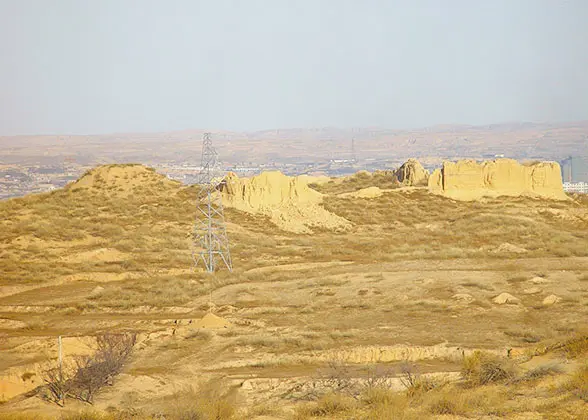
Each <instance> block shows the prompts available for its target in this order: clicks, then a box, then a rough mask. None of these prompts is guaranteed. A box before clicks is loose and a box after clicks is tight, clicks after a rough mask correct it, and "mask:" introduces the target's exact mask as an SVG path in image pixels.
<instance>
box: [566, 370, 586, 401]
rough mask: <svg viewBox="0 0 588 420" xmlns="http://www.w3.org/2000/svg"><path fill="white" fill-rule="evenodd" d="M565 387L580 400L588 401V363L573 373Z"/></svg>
mask: <svg viewBox="0 0 588 420" xmlns="http://www.w3.org/2000/svg"><path fill="white" fill-rule="evenodd" d="M565 388H566V389H567V390H569V391H571V392H572V394H574V395H575V396H576V397H578V398H580V399H581V400H582V401H585V402H587V403H588V365H585V366H583V367H582V368H580V369H579V370H578V371H577V372H576V373H574V376H572V379H570V381H569V382H568V383H567V384H566V385H565Z"/></svg>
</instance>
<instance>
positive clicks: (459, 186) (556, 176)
mask: <svg viewBox="0 0 588 420" xmlns="http://www.w3.org/2000/svg"><path fill="white" fill-rule="evenodd" d="M428 185H429V190H430V191H431V192H433V193H437V194H443V195H445V196H447V197H450V198H453V199H457V200H476V199H479V198H482V197H497V196H501V195H506V196H515V197H516V196H530V197H541V198H550V199H555V200H565V199H567V197H566V195H565V193H564V191H563V185H562V180H561V170H560V166H559V164H558V163H556V162H537V163H533V164H529V165H522V164H520V163H519V162H517V161H516V160H513V159H496V160H492V161H485V162H481V163H478V162H476V161H474V160H460V161H458V162H443V167H442V168H441V169H436V170H435V171H434V172H433V174H432V175H431V176H430V178H429V183H428Z"/></svg>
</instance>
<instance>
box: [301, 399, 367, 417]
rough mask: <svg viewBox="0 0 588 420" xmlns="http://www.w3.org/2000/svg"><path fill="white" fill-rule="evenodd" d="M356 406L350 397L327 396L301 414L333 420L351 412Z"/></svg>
mask: <svg viewBox="0 0 588 420" xmlns="http://www.w3.org/2000/svg"><path fill="white" fill-rule="evenodd" d="M354 405H355V401H354V400H353V399H352V398H350V397H347V396H344V395H341V394H327V395H325V396H323V397H321V398H320V399H319V400H318V401H317V402H316V403H314V404H313V405H311V406H306V407H304V408H302V409H301V410H300V411H299V414H304V415H306V416H312V417H326V418H332V417H333V416H334V415H337V414H340V413H342V412H345V411H348V410H351V409H352V408H353V407H354Z"/></svg>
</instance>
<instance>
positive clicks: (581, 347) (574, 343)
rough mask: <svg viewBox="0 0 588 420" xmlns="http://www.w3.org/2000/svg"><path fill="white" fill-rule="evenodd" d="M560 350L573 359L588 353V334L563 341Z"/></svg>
mask: <svg viewBox="0 0 588 420" xmlns="http://www.w3.org/2000/svg"><path fill="white" fill-rule="evenodd" d="M562 350H563V351H564V353H565V355H566V356H567V357H568V358H570V359H575V358H578V357H580V356H583V355H585V354H586V353H588V335H586V336H582V337H575V338H572V339H570V340H568V341H566V342H565V343H564V345H563V346H562Z"/></svg>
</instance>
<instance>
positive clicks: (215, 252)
mask: <svg viewBox="0 0 588 420" xmlns="http://www.w3.org/2000/svg"><path fill="white" fill-rule="evenodd" d="M217 157H218V155H217V152H216V150H215V148H214V147H213V146H212V139H211V136H210V133H204V137H203V140H202V165H201V166H202V169H201V171H200V173H199V174H198V177H197V184H199V190H198V198H197V200H198V202H197V206H198V211H197V214H196V223H195V224H194V236H193V242H192V244H193V249H192V258H193V259H194V265H195V267H197V266H198V264H199V263H201V262H202V263H203V264H204V269H205V270H206V271H207V272H209V273H213V272H214V271H215V270H216V269H217V268H219V266H223V265H224V266H225V267H226V268H227V269H228V270H229V271H233V262H232V261H231V251H230V249H229V237H228V236H227V229H226V226H225V215H224V211H223V202H222V197H221V186H222V183H223V182H224V177H223V174H222V172H221V170H220V166H219V163H218V159H217Z"/></svg>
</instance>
